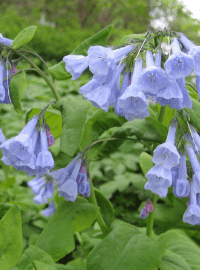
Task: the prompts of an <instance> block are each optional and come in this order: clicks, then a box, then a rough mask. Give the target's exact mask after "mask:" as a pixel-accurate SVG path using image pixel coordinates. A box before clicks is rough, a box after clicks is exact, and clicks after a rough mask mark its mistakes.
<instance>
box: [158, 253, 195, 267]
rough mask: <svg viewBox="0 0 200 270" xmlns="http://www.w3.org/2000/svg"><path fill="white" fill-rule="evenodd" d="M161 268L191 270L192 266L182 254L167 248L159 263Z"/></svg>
mask: <svg viewBox="0 0 200 270" xmlns="http://www.w3.org/2000/svg"><path fill="white" fill-rule="evenodd" d="M159 269H160V270H191V268H190V266H189V265H188V264H187V262H186V261H185V260H184V258H183V257H181V256H180V255H178V254H176V253H174V252H172V251H170V250H168V249H167V250H166V251H165V254H164V256H163V257H162V260H161V262H160V264H159Z"/></svg>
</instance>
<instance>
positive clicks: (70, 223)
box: [36, 197, 99, 261]
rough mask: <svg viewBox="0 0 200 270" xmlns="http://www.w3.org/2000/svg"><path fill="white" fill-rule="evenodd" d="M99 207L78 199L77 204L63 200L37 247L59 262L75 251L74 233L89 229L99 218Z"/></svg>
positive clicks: (39, 239)
mask: <svg viewBox="0 0 200 270" xmlns="http://www.w3.org/2000/svg"><path fill="white" fill-rule="evenodd" d="M98 211H99V209H98V207H96V206H94V205H92V204H90V203H89V202H88V201H87V200H86V199H84V198H81V197H78V198H77V200H76V201H75V202H68V201H65V200H63V201H62V202H61V203H60V204H59V206H58V208H57V210H56V212H55V213H54V215H53V216H52V218H51V219H50V220H49V222H48V224H47V226H46V227H45V228H44V230H43V231H42V233H41V235H40V236H39V238H38V241H37V243H36V246H37V247H39V248H41V249H43V250H45V251H46V252H47V253H48V254H50V255H51V256H52V258H53V259H54V260H55V261H57V260H59V259H60V258H62V257H64V256H65V255H66V254H68V253H70V252H71V251H72V250H74V248H75V245H74V238H73V232H78V231H81V230H84V229H86V228H87V227H89V226H90V225H91V224H92V223H93V222H94V220H95V219H96V217H97V214H98Z"/></svg>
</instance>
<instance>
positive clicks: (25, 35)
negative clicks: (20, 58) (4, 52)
mask: <svg viewBox="0 0 200 270" xmlns="http://www.w3.org/2000/svg"><path fill="white" fill-rule="evenodd" d="M36 29H37V26H34V25H33V26H29V27H27V28H26V29H24V30H22V31H21V32H20V33H19V34H18V35H17V36H16V38H15V39H14V40H13V42H12V44H11V47H12V48H13V49H15V50H16V49H19V48H20V47H21V46H23V45H26V44H27V43H28V42H29V41H31V40H32V38H33V37H34V35H35V31H36Z"/></svg>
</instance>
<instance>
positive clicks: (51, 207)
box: [42, 202, 56, 217]
mask: <svg viewBox="0 0 200 270" xmlns="http://www.w3.org/2000/svg"><path fill="white" fill-rule="evenodd" d="M55 210H56V208H55V203H54V202H50V204H49V206H48V207H47V208H46V209H44V210H43V211H42V215H43V216H45V217H49V216H52V215H53V213H54V212H55Z"/></svg>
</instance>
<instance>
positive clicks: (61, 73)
mask: <svg viewBox="0 0 200 270" xmlns="http://www.w3.org/2000/svg"><path fill="white" fill-rule="evenodd" d="M113 28H114V25H112V24H111V25H108V26H106V27H105V28H104V29H102V30H101V31H99V32H97V33H96V34H94V35H93V36H92V37H90V38H88V39H86V40H85V41H83V42H82V43H81V44H79V45H78V46H77V47H76V48H75V49H74V50H73V51H72V52H71V53H70V54H72V55H87V50H88V49H89V47H90V46H95V45H101V46H104V45H105V44H106V42H107V41H108V38H109V37H110V34H111V31H112V30H113ZM49 72H50V73H51V75H52V76H53V77H54V78H55V79H57V80H66V79H69V78H70V77H71V75H70V74H69V73H68V72H67V71H66V69H65V62H64V61H61V62H60V63H58V64H56V65H54V66H52V67H50V68H49Z"/></svg>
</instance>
